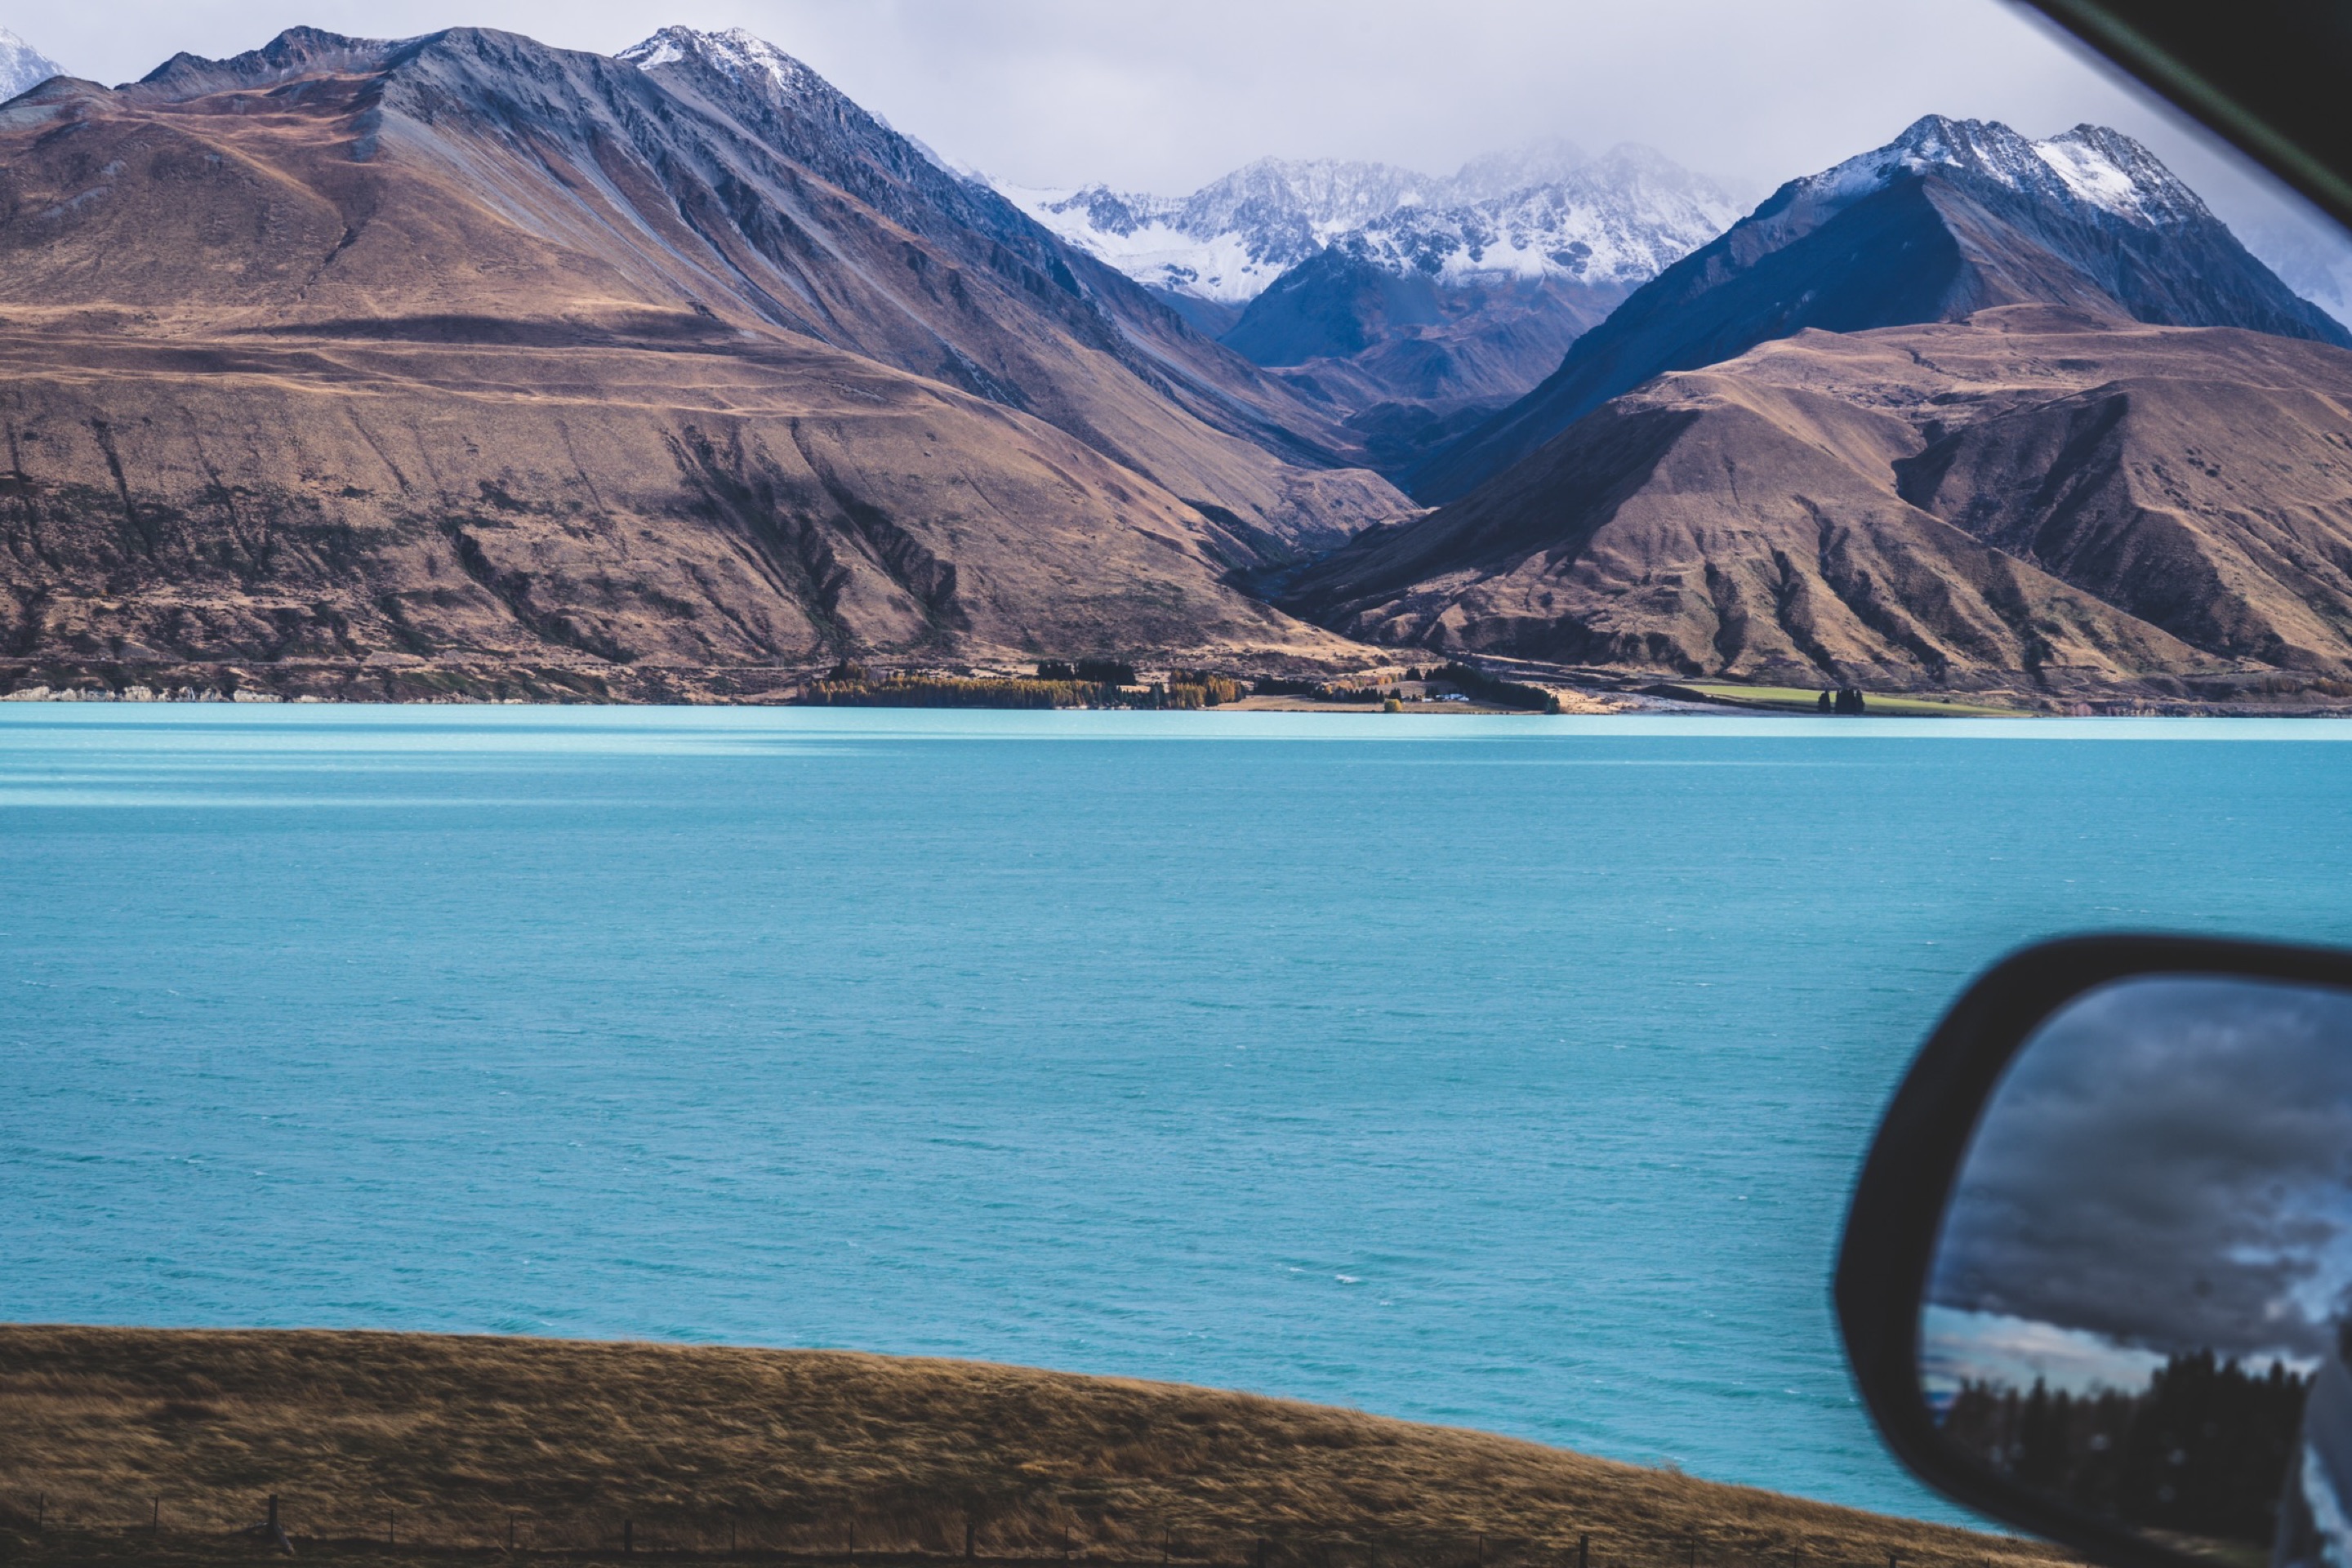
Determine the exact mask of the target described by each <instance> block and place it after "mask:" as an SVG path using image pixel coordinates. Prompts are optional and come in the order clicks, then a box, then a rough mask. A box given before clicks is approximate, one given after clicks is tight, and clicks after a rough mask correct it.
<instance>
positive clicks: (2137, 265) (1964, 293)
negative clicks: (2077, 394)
mask: <svg viewBox="0 0 2352 1568" xmlns="http://www.w3.org/2000/svg"><path fill="white" fill-rule="evenodd" d="M2028 303H2039V304H2050V305H2057V306H2062V307H2064V308H2067V309H2071V310H2079V311H2085V312H2089V313H2092V314H2096V315H2106V316H2109V317H2112V318H2113V319H2115V320H2116V321H2146V322H2151V323H2158V324H2165V325H2183V326H2233V327H2244V328H2249V329H2251V330H2252V331H2262V332H2271V333H2275V334H2278V335H2281V336H2285V337H2299V338H2307V339H2311V340H2314V341H2316V342H2329V343H2336V344H2339V345H2342V344H2347V343H2352V335H2347V332H2346V331H2345V330H2344V328H2343V327H2342V326H2341V325H2340V324H2338V323H2337V322H2336V321H2334V320H2333V319H2332V318H2330V317H2328V316H2327V315H2326V313H2324V312H2323V311H2321V310H2319V309H2318V308H2317V307H2315V306H2314V305H2311V304H2310V303H2308V302H2307V301H2305V300H2301V299H2299V298H2297V297H2296V296H2295V295H2294V292H2293V291H2292V290H2290V289H2288V288H2287V287H2286V286H2285V285H2284V283H2282V282H2280V281H2279V279H2278V278H2277V277H2276V276H2275V275H2274V274H2273V273H2272V272H2271V271H2270V269H2269V268H2266V267H2264V266H2263V264H2262V263H2261V262H2259V261H2257V260H2255V259H2254V258H2253V257H2252V256H2251V255H2249V254H2248V253H2247V252H2246V250H2245V248H2244V247H2242V246H2241V245H2240V244H2239V243H2238V242H2237V240H2236V239H2235V238H2234V237H2232V236H2231V234H2230V232H2229V230H2228V228H2227V227H2225V226H2223V225H2222V224H2221V222H2220V221H2219V220H2218V219H2216V218H2215V217H2213V216H2212V215H2211V214H2210V212H2208V211H2207V210H2206V208H2205V206H2204V204H2203V203H2201V202H2200V201H2199V200H2198V199H2197V197H2196V195H2195V194H2194V193H2193V192H2191V191H2189V189H2188V187H2186V186H2185V185H2183V184H2180V182H2179V180H2177V179H2175V178H2174V177H2173V176H2172V175H2171V174H2169V173H2168V171H2167V170H2165V169H2164V167H2163V165H2162V164H2160V163H2158V162H2157V160H2156V159H2155V158H2154V157H2153V156H2152V155H2150V154H2149V153H2147V150H2146V149H2145V148H2143V147H2141V146H2140V145H2139V144H2138V143H2137V142H2133V141H2132V140H2131V139H2130V138H2128V137H2126V136H2122V135H2120V134H2118V133H2117V132H2113V131H2108V130H2105V129H2102V128H2099V127H2095V126H2082V127H2078V128H2076V129H2075V130H2074V131H2071V132H2067V133H2066V134H2065V135H2063V136H2060V137H2055V138H2053V139H2052V140H2051V141H2049V142H2028V141H2026V140H2025V139H2024V138H2023V137H2021V136H2019V135H2017V134H2016V133H2015V132H2011V131H2010V130H2009V129H2008V128H2007V127H2005V126H2001V125H1994V124H1986V123H1982V122H1979V121H1948V120H1943V119H1941V118H1937V117H1931V118H1929V119H1927V120H1922V121H1919V122H1918V123H1916V124H1915V125H1913V126H1912V127H1911V128H1910V129H1909V130H1907V131H1906V132H1904V134H1903V135H1902V136H1901V137H1900V138H1898V139H1897V140H1896V141H1895V142H1892V143H1890V144H1889V145H1887V146H1886V147H1884V148H1880V149H1879V150H1877V151H1876V152H1874V153H1867V154H1864V156H1863V157H1860V158H1856V159H1853V160H1852V161H1850V162H1848V163H1843V164H1840V165H1838V167H1836V168H1834V169H1831V170H1828V171H1826V172H1824V173H1822V174H1816V175H1812V176H1811V177H1809V178H1807V179H1803V180H1797V181H1792V182H1790V184H1787V185H1784V186H1783V187H1781V189H1780V191H1778V192H1776V193H1775V194H1774V195H1773V196H1772V197H1771V198H1770V199H1769V200H1768V201H1767V202H1765V203H1764V205H1761V206H1759V208H1757V210H1756V211H1755V212H1754V213H1753V214H1752V215H1750V216H1748V217H1747V218H1746V219H1743V220H1742V221H1741V222H1740V223H1738V225H1736V226H1733V227H1732V229H1731V230H1730V231H1729V232H1727V234H1725V235H1724V236H1723V237H1721V238H1719V239H1717V240H1716V241H1715V242H1714V243H1712V244H1710V245H1707V246H1705V247H1701V248H1700V249H1698V250H1696V251H1695V252H1693V253H1692V254H1691V255H1689V256H1687V257H1685V258H1683V259H1682V260H1681V261H1679V262H1677V263H1675V265H1674V266H1673V267H1670V268H1667V269H1666V270H1665V271H1664V272H1663V273H1661V274H1660V275H1659V276H1658V277H1657V278H1656V279H1654V280H1652V281H1651V282H1650V283H1648V284H1646V285H1644V286H1643V288H1641V289H1637V290H1636V291H1634V293H1633V295H1632V296H1631V297H1630V298H1629V299H1627V300H1625V302H1624V303H1623V304H1622V306H1620V307H1619V308H1618V309H1617V310H1616V311H1615V313H1613V314H1612V316H1611V317H1610V318H1609V319H1608V321H1605V322H1603V323H1602V324H1601V326H1599V327H1597V328H1595V329H1594V330H1593V331H1590V332H1588V333H1586V334H1585V335H1584V336H1582V337H1581V338H1580V339H1578V340H1577V342H1575V344H1574V346H1572V347H1571V348H1570V350H1569V352H1568V354H1567V356H1566V358H1565V359H1564V360H1563V361H1562V363H1560V365H1559V369H1558V370H1557V371H1556V372H1555V373H1554V374H1552V375H1550V376H1549V378H1548V379H1546V380H1545V381H1544V382H1543V383H1542V384H1540V385H1538V387H1536V389H1535V390H1534V391H1532V392H1530V393H1528V395H1526V396H1525V397H1524V398H1522V399H1520V400H1519V401H1518V402H1517V403H1515V404H1514V405H1511V406H1510V407H1508V408H1507V409H1505V410H1503V411H1502V412H1501V413H1499V414H1497V415H1496V416H1494V417H1493V418H1492V419H1490V420H1489V421H1487V422H1486V423H1485V424H1484V425H1482V426H1478V427H1477V428H1475V429H1474V430H1472V431H1470V432H1468V433H1467V434H1465V435H1464V436H1462V437H1459V438H1457V439H1455V440H1454V441H1453V442H1451V443H1449V444H1448V445H1446V446H1444V447H1441V448H1439V449H1438V450H1436V451H1434V452H1433V453H1431V454H1430V455H1429V456H1428V457H1427V458H1424V459H1423V460H1422V461H1421V462H1420V463H1419V464H1417V465H1416V466H1415V467H1414V468H1412V470H1411V471H1410V472H1409V473H1408V474H1406V475H1405V476H1403V478H1404V479H1405V482H1406V483H1407V486H1408V488H1409V489H1412V492H1413V493H1414V495H1415V496H1416V497H1418V498H1419V499H1421V500H1425V501H1444V500H1453V499H1454V498H1455V497H1458V496H1462V495H1465V494H1466V493H1467V492H1468V491H1469V490H1471V489H1473V488H1475V486H1477V485H1478V484H1480V483H1482V482H1483V481H1485V480H1486V479H1489V478H1491V477H1493V476H1495V475H1497V474H1499V473H1501V472H1502V471H1503V470H1504V469H1505V468H1508V467H1509V466H1510V465H1511V464H1513V463H1515V462H1517V461H1519V460H1521V459H1522V458H1526V457H1528V455H1529V454H1531V453H1533V452H1534V451H1535V450H1536V449H1537V448H1538V447H1541V446H1542V445H1543V444H1544V443H1545V442H1547V441H1549V440H1550V439H1551V438H1552V437H1556V436H1558V435H1559V433H1560V432H1561V431H1563V430H1565V429H1567V428H1568V427H1569V426H1570V425H1572V424H1573V423H1575V422H1576V421H1577V420H1578V419H1580V418H1582V417H1583V416H1585V415H1587V414H1589V413H1591V411H1592V410H1593V409H1595V408H1597V407H1599V406H1600V405H1601V404H1603V403H1605V402H1606V401H1608V400H1609V399H1610V398H1612V397H1614V396H1617V395H1620V394H1622V393H1625V392H1629V391H1631V390H1633V388H1634V387H1637V386H1639V385H1641V384H1643V383H1644V382H1646V381H1648V380H1650V379H1651V378H1652V377H1654V376H1656V375H1658V374H1663V373H1664V372H1668V371H1675V370H1689V369H1696V368H1697V367H1699V366H1702V365H1707V364H1713V363H1719V362H1721V361H1724V360H1727V359H1729V358H1732V357H1734V356H1736V355H1738V354H1740V353H1744V352H1746V351H1747V350H1748V349H1749V348H1751V347H1753V346H1754V345H1756V344H1757V343H1759V342H1769V341H1770V340H1772V339H1774V338H1780V337H1786V336H1789V335H1790V334H1791V333H1794V332H1798V331H1803V330H1805V329H1807V328H1820V329H1822V330H1826V331H1862V330H1866V329H1869V328H1874V327H1882V326H1893V325H1900V324H1906V323H1914V322H1924V321H1955V320H1958V319H1961V318H1963V317H1965V316H1967V315H1969V314H1970V313H1971V312H1973V311H1976V310H1984V309H1987V308H1990V307H1994V306H2001V305H2013V304H2028Z"/></svg>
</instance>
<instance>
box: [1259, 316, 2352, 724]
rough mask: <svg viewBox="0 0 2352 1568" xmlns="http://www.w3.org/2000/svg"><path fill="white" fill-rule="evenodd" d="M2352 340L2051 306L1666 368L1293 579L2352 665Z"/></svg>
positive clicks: (1641, 656)
mask: <svg viewBox="0 0 2352 1568" xmlns="http://www.w3.org/2000/svg"><path fill="white" fill-rule="evenodd" d="M2347 565H2352V354H2347V353H2345V352H2343V351H2341V350H2338V349H2335V348H2332V347H2329V346H2327V345H2325V344H2321V343H2315V342H2303V341H2297V340H2291V339H2284V338H2273V337H2268V336H2264V335H2262V334H2257V333H2252V332H2243V331H2235V330H2231V329H2213V328H2203V329H2200V328H2156V327H2138V326H2129V327H2118V326H2116V325H2114V324H2113V323H2110V322H2106V321H2087V320H2084V319H2083V318H2079V317H2074V316H2070V315H2068V314H2066V313H2064V312H2062V311H2058V310H2052V309H2049V308H2046V307H2034V306H2023V307H2011V308H2007V309H2001V310H1987V311H1983V312H1979V314H1978V315H1976V316H1974V317H1972V318H1971V319H1970V320H1969V321H1967V322H1961V323H1951V324H1945V325H1930V326H1923V327H1906V328H1890V329H1885V330H1881V331H1868V332H1857V333H1851V334H1836V333H1829V332H1819V331H1807V332H1803V333H1801V334H1799V335H1797V336H1796V337H1794V338H1791V339H1788V340H1785V341H1782V342H1774V343H1768V344H1765V345H1763V346H1760V347H1759V348H1757V349H1754V350H1751V351H1750V352H1749V353H1746V354H1744V355H1742V356H1740V357H1739V358H1738V359H1735V360H1732V361H1729V362H1727V363H1724V364H1721V365H1717V366H1714V367H1712V368H1710V369H1708V370H1705V371H1697V372H1687V373H1683V374H1675V375H1669V376H1665V377H1662V378H1660V379H1659V380H1658V381H1656V382H1654V383H1653V384H1651V385H1650V386H1648V387H1645V388H1643V390H1642V391H1640V392H1638V393H1635V394H1633V395H1629V396H1626V397H1622V398H1619V399H1617V400H1616V401H1615V402H1613V403H1612V404H1610V405H1606V406H1604V407H1603V408H1602V409H1601V410H1599V411H1597V412H1596V413H1595V414H1593V415H1592V416H1590V417H1588V418H1587V419H1585V420H1583V421H1581V422H1580V423H1579V424H1578V425H1577V426H1574V427H1572V428H1571V429H1570V431H1568V432H1567V433H1566V434H1565V435H1563V436H1561V437H1559V438H1558V439H1556V440H1555V441H1554V442H1552V443H1551V444H1550V445H1549V446H1548V447H1545V448H1544V449H1543V450H1542V451H1541V452H1539V453H1538V455H1537V456H1536V457H1535V458H1531V459H1530V460H1528V462H1527V463H1524V464H1522V465H1520V466H1519V467H1518V468H1515V469H1513V470H1512V471H1510V472H1509V473H1507V474H1506V475H1504V476H1502V477H1501V478H1500V479H1496V481H1494V482H1492V483H1490V484H1489V485H1487V486H1486V487H1484V488H1482V489H1479V490H1478V491H1476V492H1475V493H1474V494H1472V495H1471V496H1469V497H1467V498H1465V500H1462V501H1459V502H1456V503H1454V505H1452V506H1449V507H1446V508H1444V509H1442V510H1439V511H1437V512H1434V513H1432V514H1429V515H1428V516H1426V517H1424V518H1423V519H1420V520H1418V521H1413V522H1410V523H1406V524H1402V525H1400V526H1397V527H1392V528H1387V529H1382V530H1379V531H1375V532H1374V533H1373V534H1371V535H1368V536H1366V537H1364V538H1362V539H1360V540H1359V541H1358V542H1355V543H1354V544H1352V545H1350V546H1348V547H1346V548H1344V549H1342V550H1340V551H1339V552H1336V553H1335V554H1334V555H1332V556H1331V557H1329V558H1328V559H1327V560H1326V561H1324V562H1322V563H1318V565H1317V566H1316V567H1315V568H1314V569H1312V570H1311V571H1310V572H1309V573H1308V574H1307V575H1306V576H1305V577H1304V579H1303V580H1302V581H1301V582H1300V584H1298V585H1297V589H1296V591H1295V592H1294V594H1293V595H1292V596H1291V597H1290V599H1289V600H1288V601H1287V602H1288V603H1290V604H1291V605H1292V607H1294V608H1299V609H1303V610H1306V611H1309V612H1312V613H1314V614H1316V615H1318V616H1320V617H1322V618H1324V619H1325V622H1326V624H1328V625H1330V626H1334V627H1337V628H1339V629H1342V630H1346V631H1348V632H1349V633H1350V634H1352V635H1359V636H1368V637H1376V638H1379V639H1381V640H1385V641H1392V642H1402V643H1410V644H1415V645H1419V646H1425V647H1444V648H1448V649H1471V650H1484V651H1490V652H1496V653H1511V654H1517V655H1521V656H1524V657H1531V658H1553V659H1559V660H1562V661H1566V662H1574V663H1588V664H1611V665H1618V666H1623V667H1629V668H1633V669H1637V670H1647V671H1654V672H1657V673H1661V674H1675V675H1682V676H1696V675H1723V676H1729V677H1733V678H1737V679H1759V680H1783V681H1794V682H1800V683H1810V684H1821V683H1824V682H1846V681H1852V682H1857V683H1861V684H1865V685H1872V686H1878V687H1892V688H1908V689H1928V688H1945V689H1997V688H2000V689H2021V690H2027V691H2031V690H2037V689H2038V690H2042V691H2046V692H2051V693H2058V694H2063V693H2070V692H2089V691H2092V690H2097V689H2158V690H2178V689H2180V688H2181V683H2182V682H2184V681H2191V682H2194V681H2204V682H2208V683H2220V684H2221V685H2227V684H2228V683H2229V682H2230V681H2231V680H2233V679H2240V678H2245V677H2252V676H2259V675H2260V674H2261V673H2263V670H2264V669H2265V668H2268V667H2273V666H2284V667H2289V668H2296V669H2302V670H2309V671H2320V672H2327V673H2338V672H2343V671H2345V670H2347V669H2352V640H2347V637H2348V636H2352V594H2347V586H2352V576H2347Z"/></svg>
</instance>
